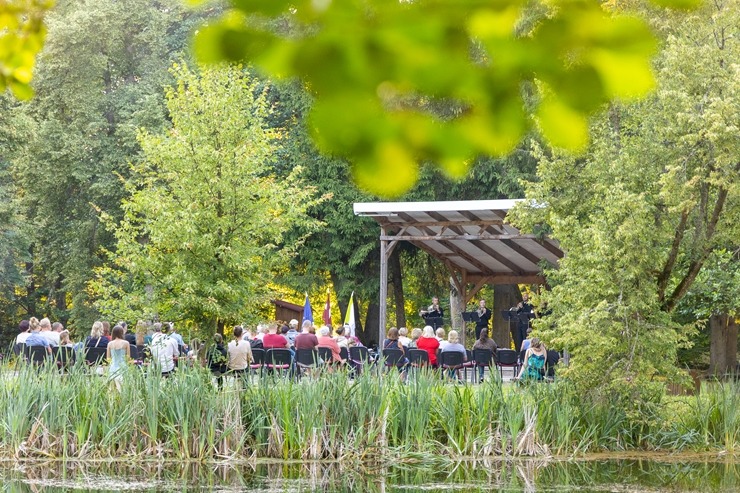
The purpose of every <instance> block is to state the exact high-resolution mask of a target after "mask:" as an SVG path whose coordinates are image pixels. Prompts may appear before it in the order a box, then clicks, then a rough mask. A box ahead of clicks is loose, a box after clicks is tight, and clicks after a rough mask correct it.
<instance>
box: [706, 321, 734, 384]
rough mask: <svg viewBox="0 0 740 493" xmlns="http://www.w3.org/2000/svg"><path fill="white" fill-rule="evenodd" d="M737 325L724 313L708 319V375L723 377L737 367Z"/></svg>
mask: <svg viewBox="0 0 740 493" xmlns="http://www.w3.org/2000/svg"><path fill="white" fill-rule="evenodd" d="M737 329H738V327H737V323H735V319H734V318H733V317H730V316H729V315H728V314H726V313H721V314H719V315H712V316H711V317H709V373H710V374H712V375H716V376H721V375H724V374H726V373H728V372H731V371H733V370H734V369H735V366H736V365H737Z"/></svg>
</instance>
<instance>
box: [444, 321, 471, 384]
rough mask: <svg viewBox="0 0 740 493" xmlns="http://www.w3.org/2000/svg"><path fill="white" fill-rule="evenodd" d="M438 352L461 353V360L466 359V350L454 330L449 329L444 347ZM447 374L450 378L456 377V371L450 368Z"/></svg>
mask: <svg viewBox="0 0 740 493" xmlns="http://www.w3.org/2000/svg"><path fill="white" fill-rule="evenodd" d="M439 352H440V353H453V352H454V353H461V354H462V357H463V361H467V360H468V352H467V351H466V350H465V346H463V345H462V344H460V336H459V334H458V333H457V331H456V330H451V331H450V333H449V334H448V335H447V344H446V345H445V346H444V347H441V348H440V350H439ZM449 371H450V373H449V376H450V378H456V379H457V371H456V370H454V369H452V368H450V370H449Z"/></svg>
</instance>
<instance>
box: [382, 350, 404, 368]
mask: <svg viewBox="0 0 740 493" xmlns="http://www.w3.org/2000/svg"><path fill="white" fill-rule="evenodd" d="M383 365H384V366H385V368H386V370H387V369H389V368H393V367H396V368H398V369H399V370H402V369H404V368H405V367H406V355H405V354H404V352H403V351H402V350H400V349H390V348H389V349H383Z"/></svg>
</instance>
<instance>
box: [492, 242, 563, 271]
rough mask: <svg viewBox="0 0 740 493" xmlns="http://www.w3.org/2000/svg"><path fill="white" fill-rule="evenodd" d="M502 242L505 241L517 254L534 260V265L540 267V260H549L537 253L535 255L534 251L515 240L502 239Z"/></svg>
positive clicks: (531, 260)
mask: <svg viewBox="0 0 740 493" xmlns="http://www.w3.org/2000/svg"><path fill="white" fill-rule="evenodd" d="M501 243H503V244H504V245H506V246H507V247H509V248H511V249H512V250H514V251H515V252H516V253H517V254H519V255H521V256H522V257H524V258H525V259H527V260H528V261H530V262H532V263H533V264H534V265H536V266H538V267H539V263H540V260H547V259H541V258H539V257H538V256H537V255H535V254H534V253H532V252H530V251H529V250H527V249H526V248H524V247H522V246H521V245H519V244H517V243H516V242H515V241H513V240H501ZM547 261H548V262H550V261H549V260H547ZM550 264H551V265H552V262H550Z"/></svg>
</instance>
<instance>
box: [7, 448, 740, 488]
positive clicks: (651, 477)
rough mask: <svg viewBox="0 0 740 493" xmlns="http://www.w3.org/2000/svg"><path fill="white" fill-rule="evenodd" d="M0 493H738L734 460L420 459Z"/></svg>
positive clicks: (37, 475)
mask: <svg viewBox="0 0 740 493" xmlns="http://www.w3.org/2000/svg"><path fill="white" fill-rule="evenodd" d="M0 481H2V483H3V486H2V491H3V492H24V493H25V492H33V493H37V492H38V493H41V492H46V493H51V492H64V491H78V492H108V491H115V492H121V491H146V492H171V491H183V492H185V491H217V492H237V491H244V492H348V493H349V492H373V493H386V492H404V493H405V492H415V491H423V492H429V493H434V492H443V491H461V492H462V491H464V492H484V491H486V492H489V491H502V492H564V491H578V492H638V491H640V492H642V491H648V492H702V493H706V492H710V491H716V492H740V461H738V460H737V459H726V460H703V461H696V460H683V459H681V458H677V457H663V458H661V459H660V460H655V459H638V458H630V459H591V460H571V461H560V460H517V461H503V460H501V461H478V462H463V463H448V462H446V461H442V460H439V461H431V462H430V461H429V460H428V459H426V460H420V461H419V463H418V464H405V465H402V466H392V467H386V468H377V467H370V466H363V465H361V464H351V463H344V464H321V463H316V462H307V463H256V464H255V463H251V464H240V465H233V464H232V465H203V464H192V463H183V464H177V463H165V464H159V463H141V462H138V463H136V464H135V465H121V464H120V463H116V464H112V463H109V462H101V463H90V462H86V463H84V464H83V463H74V462H66V463H61V462H33V463H30V462H25V463H15V462H5V463H0Z"/></svg>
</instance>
